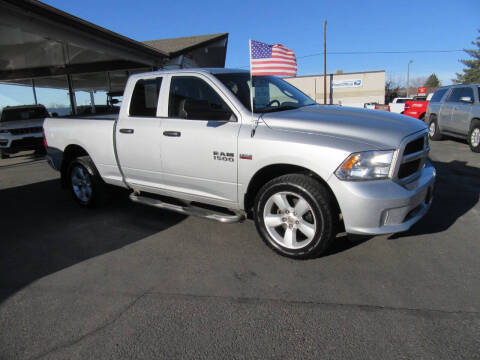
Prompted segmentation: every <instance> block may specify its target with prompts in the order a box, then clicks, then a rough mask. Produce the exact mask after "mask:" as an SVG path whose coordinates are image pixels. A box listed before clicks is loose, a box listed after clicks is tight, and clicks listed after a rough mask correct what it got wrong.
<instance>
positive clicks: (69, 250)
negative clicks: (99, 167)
mask: <svg viewBox="0 0 480 360" xmlns="http://www.w3.org/2000/svg"><path fill="white" fill-rule="evenodd" d="M0 199H1V206H2V212H1V215H0V229H1V233H0V303H1V302H2V301H3V300H5V299H7V298H8V297H9V296H10V295H12V294H13V293H15V292H17V291H18V290H20V289H21V288H23V287H24V286H26V285H28V284H30V283H32V282H33V281H35V280H37V279H39V278H42V277H44V276H47V275H49V274H52V273H54V272H56V271H59V270H61V269H64V268H67V267H69V266H72V265H74V264H76V263H79V262H82V261H84V260H86V259H89V258H92V257H95V256H98V255H102V254H105V253H108V252H110V251H113V250H116V249H119V248H121V247H123V246H126V245H128V244H131V243H133V242H136V241H138V240H141V239H143V238H145V237H148V236H149V235H151V234H154V233H157V232H159V231H162V230H165V229H167V228H169V227H171V226H173V225H175V224H177V223H179V222H181V221H182V220H183V219H185V216H183V215H180V214H175V213H167V212H163V211H159V210H158V209H154V208H150V207H148V206H143V205H137V204H133V203H131V202H130V201H129V200H128V198H127V197H126V196H122V197H120V198H119V199H116V200H115V201H114V202H112V203H111V204H110V205H107V206H106V207H104V208H100V209H95V210H90V209H83V208H81V207H79V206H78V205H77V204H76V203H75V202H74V200H73V199H72V198H71V196H70V194H69V193H68V192H67V191H62V190H61V188H60V181H59V180H51V181H45V182H39V183H35V184H31V185H26V186H21V187H15V188H8V189H4V190H0Z"/></svg>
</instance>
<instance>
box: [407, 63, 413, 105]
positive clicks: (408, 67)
mask: <svg viewBox="0 0 480 360" xmlns="http://www.w3.org/2000/svg"><path fill="white" fill-rule="evenodd" d="M411 63H413V60H410V61H409V62H408V66H407V97H408V91H409V90H410V64H411Z"/></svg>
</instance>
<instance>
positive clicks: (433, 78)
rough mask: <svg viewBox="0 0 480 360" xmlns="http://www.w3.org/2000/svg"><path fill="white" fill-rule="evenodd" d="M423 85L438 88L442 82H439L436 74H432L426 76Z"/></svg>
mask: <svg viewBox="0 0 480 360" xmlns="http://www.w3.org/2000/svg"><path fill="white" fill-rule="evenodd" d="M423 86H425V87H427V88H438V87H440V86H442V83H441V82H440V80H438V77H437V75H435V74H432V75H430V76H429V77H428V79H427V81H425V84H424V85H423Z"/></svg>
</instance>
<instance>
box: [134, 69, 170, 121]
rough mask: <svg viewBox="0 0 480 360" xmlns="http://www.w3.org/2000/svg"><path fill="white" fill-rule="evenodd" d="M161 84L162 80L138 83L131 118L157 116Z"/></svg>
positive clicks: (144, 80)
mask: <svg viewBox="0 0 480 360" xmlns="http://www.w3.org/2000/svg"><path fill="white" fill-rule="evenodd" d="M161 84H162V78H155V79H140V80H138V81H137V83H136V84H135V88H134V89H133V94H132V100H131V103H130V116H150V117H154V116H156V114H157V104H158V94H159V92H160V86H161Z"/></svg>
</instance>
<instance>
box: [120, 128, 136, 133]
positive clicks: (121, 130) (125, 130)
mask: <svg viewBox="0 0 480 360" xmlns="http://www.w3.org/2000/svg"><path fill="white" fill-rule="evenodd" d="M120 132H121V133H122V134H133V133H134V130H133V129H120Z"/></svg>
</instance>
